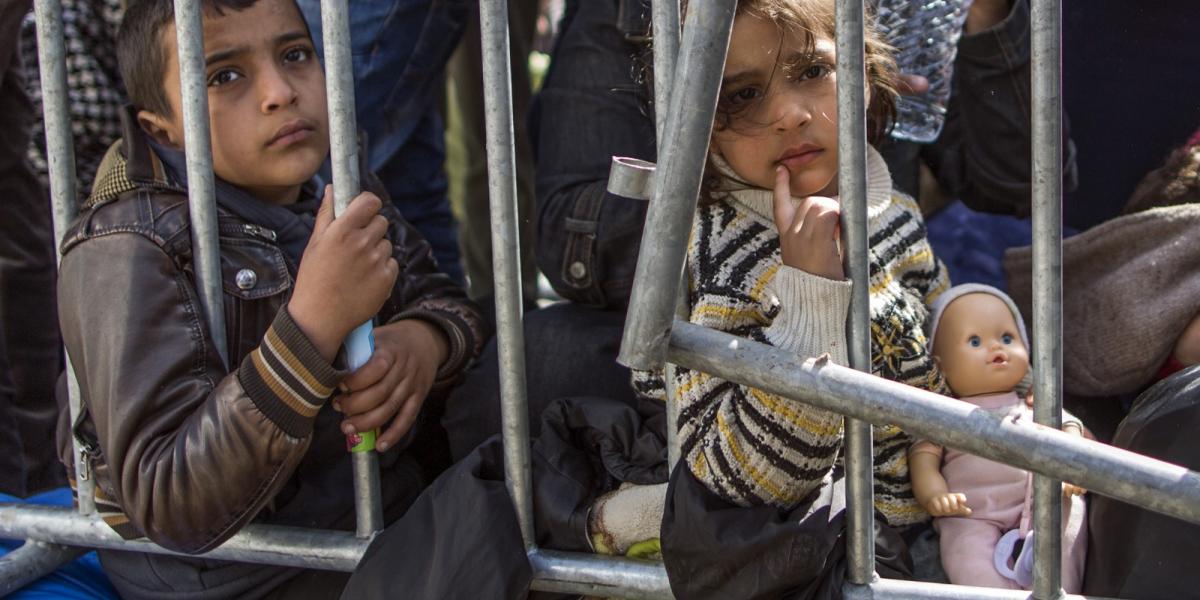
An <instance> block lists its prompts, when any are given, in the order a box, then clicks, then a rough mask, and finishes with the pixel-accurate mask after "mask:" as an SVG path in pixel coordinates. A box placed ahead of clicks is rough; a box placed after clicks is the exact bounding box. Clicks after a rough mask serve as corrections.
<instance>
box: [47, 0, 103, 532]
mask: <svg viewBox="0 0 1200 600" xmlns="http://www.w3.org/2000/svg"><path fill="white" fill-rule="evenodd" d="M34 12H35V18H36V19H37V36H38V65H39V66H40V70H41V72H40V75H41V83H42V114H43V118H44V120H45V123H46V159H47V162H48V167H49V171H50V203H51V207H52V210H53V215H54V254H55V258H56V261H55V262H56V264H57V263H60V262H62V239H63V236H64V235H65V234H66V232H67V227H69V226H70V225H71V221H73V220H74V219H75V214H76V213H77V212H78V206H77V199H76V190H75V148H74V144H73V142H72V139H71V110H70V106H69V101H70V98H69V97H68V93H67V64H66V48H65V43H64V41H63V23H62V4H61V3H60V2H59V1H58V0H38V1H37V3H36V4H35V5H34ZM63 354H64V356H66V365H65V368H66V375H67V398H68V410H69V411H70V416H71V422H72V423H74V422H75V421H76V419H78V418H79V413H80V411H81V410H82V406H81V404H80V397H79V382H78V381H77V380H76V379H75V369H74V367H73V366H72V365H71V357H70V356H69V355H67V353H66V352H63ZM71 448H72V449H71V455H72V460H73V461H74V463H75V485H76V490H77V496H78V502H79V512H80V513H83V514H85V515H86V514H91V513H93V512H95V511H96V502H95V490H96V485H95V480H94V479H92V478H91V477H89V476H88V471H89V468H88V466H87V464H86V462H85V460H86V459H85V457H83V456H81V452H80V448H79V442H78V441H77V440H75V439H74V438H72V439H71Z"/></svg>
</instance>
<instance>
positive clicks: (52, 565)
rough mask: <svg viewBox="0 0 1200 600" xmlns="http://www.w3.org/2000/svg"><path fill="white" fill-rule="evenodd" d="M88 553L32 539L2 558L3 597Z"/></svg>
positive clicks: (0, 563) (1, 589)
mask: <svg viewBox="0 0 1200 600" xmlns="http://www.w3.org/2000/svg"><path fill="white" fill-rule="evenodd" d="M84 552H87V551H86V550H83V549H82V548H72V547H70V546H59V545H57V544H47V543H46V542H39V541H35V540H30V541H27V542H25V545H23V546H21V547H20V548H17V549H16V550H13V551H12V552H9V553H8V554H5V555H4V556H3V557H2V558H0V597H4V596H7V595H9V594H11V593H13V592H15V591H17V590H19V589H21V588H23V587H25V586H26V585H29V584H31V583H33V582H35V581H37V580H38V579H41V578H42V577H44V576H46V575H49V574H50V573H52V572H54V571H55V570H56V569H58V568H59V567H60V566H62V565H64V564H66V563H68V562H71V561H73V560H75V559H76V558H79V556H80V555H82V554H83V553H84Z"/></svg>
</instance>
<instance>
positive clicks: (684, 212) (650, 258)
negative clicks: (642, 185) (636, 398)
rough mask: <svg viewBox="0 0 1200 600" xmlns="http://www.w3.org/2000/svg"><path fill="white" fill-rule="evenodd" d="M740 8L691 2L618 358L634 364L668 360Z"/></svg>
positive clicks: (725, 1)
mask: <svg viewBox="0 0 1200 600" xmlns="http://www.w3.org/2000/svg"><path fill="white" fill-rule="evenodd" d="M735 8H736V2H735V1H734V0H708V1H701V0H696V1H694V2H692V3H691V4H689V6H688V11H687V17H686V22H687V26H686V27H685V28H684V34H683V43H682V46H681V48H680V51H679V62H678V64H677V66H676V69H677V70H676V76H675V84H674V89H673V90H672V91H671V98H670V106H669V107H668V110H667V122H666V139H667V140H668V142H667V143H666V144H664V145H663V150H664V152H663V153H662V154H660V156H659V157H658V171H657V172H656V174H655V176H656V179H657V184H656V196H655V198H654V199H653V200H651V202H650V207H649V210H648V211H647V214H646V224H645V226H644V227H643V228H642V231H643V233H642V244H641V247H640V250H639V251H638V263H637V273H636V275H635V276H634V282H633V293H632V295H631V297H630V301H629V313H628V315H627V316H626V318H625V334H624V336H623V337H622V339H621V353H620V356H619V357H618V358H617V360H618V362H620V363H621V364H623V365H625V366H628V367H632V368H635V369H656V368H659V367H662V366H663V359H664V356H665V354H666V349H667V343H668V339H669V337H670V334H671V322H672V321H673V317H674V314H675V308H676V300H677V297H676V294H677V293H678V292H679V290H678V282H679V278H680V273H682V272H683V264H684V258H685V256H686V254H687V241H688V236H689V234H690V232H691V224H692V216H693V214H694V213H695V209H696V200H697V197H698V195H699V193H700V180H701V176H702V174H703V169H704V158H705V155H706V154H707V152H708V141H709V137H710V136H711V134H712V125H713V117H714V116H715V114H716V109H717V94H718V92H719V90H720V87H721V74H722V73H723V72H724V68H725V53H726V51H727V50H728V48H729V35H730V32H731V31H732V28H733V15H734V9H735Z"/></svg>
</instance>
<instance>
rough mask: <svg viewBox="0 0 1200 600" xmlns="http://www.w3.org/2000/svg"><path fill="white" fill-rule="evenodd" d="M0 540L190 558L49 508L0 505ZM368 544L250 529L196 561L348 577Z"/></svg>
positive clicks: (337, 535) (330, 534)
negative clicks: (326, 572)
mask: <svg viewBox="0 0 1200 600" xmlns="http://www.w3.org/2000/svg"><path fill="white" fill-rule="evenodd" d="M0 538H5V539H30V540H39V541H47V542H55V543H60V544H67V545H71V546H86V547H90V548H103V549H109V550H122V551H131V552H145V553H148V554H169V555H174V556H192V555H186V554H182V553H179V552H173V551H171V550H167V549H166V548H163V547H162V546H159V545H158V544H155V543H153V542H151V541H149V540H146V539H138V540H125V539H123V538H121V536H119V535H117V533H116V532H115V531H113V530H112V528H111V527H109V526H108V524H106V523H105V522H104V521H103V520H102V519H101V518H100V517H99V516H96V515H91V516H83V515H79V514H75V513H73V512H72V511H70V510H67V509H64V508H58V507H54V506H39V505H28V504H8V503H0ZM369 543H370V540H364V539H360V538H358V537H356V536H355V535H354V534H353V533H350V532H348V531H329V530H320V529H301V528H299V527H283V526H279V525H257V524H253V523H252V524H249V525H246V526H245V527H243V528H242V529H241V531H239V532H238V533H237V534H236V535H234V536H233V537H231V538H229V539H228V540H226V541H225V543H223V544H221V545H220V546H218V547H217V548H215V549H213V550H210V551H208V552H206V553H204V554H203V555H202V556H203V557H204V558H208V559H214V560H232V561H239V562H249V563H259V564H267V565H278V566H284V567H298V568H308V569H326V570H332V571H353V570H354V567H355V566H357V565H358V561H359V559H361V558H362V555H363V553H364V552H366V550H367V545H368V544H369ZM192 557H193V558H194V556H192Z"/></svg>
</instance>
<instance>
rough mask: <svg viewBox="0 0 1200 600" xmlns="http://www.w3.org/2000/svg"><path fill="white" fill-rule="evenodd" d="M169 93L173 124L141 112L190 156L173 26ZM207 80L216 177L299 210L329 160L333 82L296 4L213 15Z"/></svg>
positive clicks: (271, 2)
mask: <svg viewBox="0 0 1200 600" xmlns="http://www.w3.org/2000/svg"><path fill="white" fill-rule="evenodd" d="M161 35H162V40H161V43H162V44H163V49H164V50H165V51H166V54H167V70H166V76H165V79H164V82H163V85H164V87H165V89H166V94H167V99H168V100H169V102H170V104H171V108H172V111H173V116H172V117H171V118H169V119H168V118H164V117H162V116H161V115H157V114H154V113H150V112H147V111H142V112H141V113H139V114H138V120H139V122H140V123H141V124H142V127H143V128H144V129H146V130H147V131H148V132H150V134H151V135H153V136H154V137H155V138H156V139H157V140H158V141H160V142H162V143H165V144H168V145H170V146H173V147H176V148H182V147H183V109H182V102H181V99H180V88H179V61H178V57H177V54H176V50H177V46H176V41H175V40H176V33H175V26H174V25H173V24H172V25H171V26H169V27H164V28H163V31H162V34H161ZM204 56H205V62H206V69H205V77H206V79H205V80H206V82H207V85H208V114H209V123H210V128H211V132H212V152H213V172H214V173H215V174H216V175H217V176H218V177H220V178H221V179H224V180H225V181H228V182H229V183H232V184H234V185H237V186H239V187H241V188H243V189H245V190H247V191H248V192H250V193H251V194H252V195H254V196H255V197H256V198H258V199H260V200H263V201H266V202H273V203H278V204H284V203H289V202H293V201H295V199H296V195H297V193H298V190H299V186H300V185H301V184H302V183H304V182H305V181H307V180H308V179H309V178H310V177H312V176H313V174H315V173H316V172H317V169H319V168H320V166H321V163H322V162H323V161H324V160H325V156H326V155H327V154H328V152H329V127H328V117H327V113H326V108H325V74H324V72H323V71H322V70H321V66H320V63H319V62H318V61H317V54H316V51H315V50H314V48H313V43H312V40H311V38H309V35H308V30H307V28H306V27H305V25H304V21H303V19H302V17H301V16H300V13H299V11H298V10H297V9H296V6H295V4H294V3H293V2H292V1H291V0H261V1H260V2H258V3H256V4H254V5H253V6H251V7H250V8H248V9H246V10H243V11H240V12H238V11H231V10H226V11H225V14H224V15H220V16H219V15H216V14H209V12H208V11H205V15H204Z"/></svg>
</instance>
